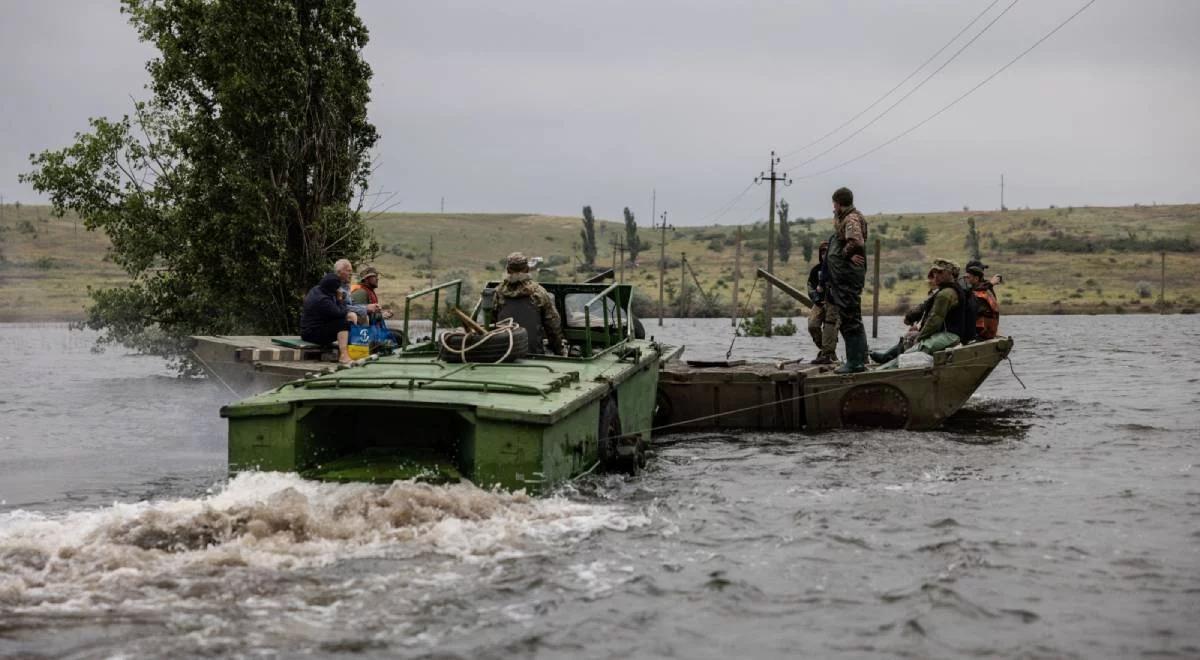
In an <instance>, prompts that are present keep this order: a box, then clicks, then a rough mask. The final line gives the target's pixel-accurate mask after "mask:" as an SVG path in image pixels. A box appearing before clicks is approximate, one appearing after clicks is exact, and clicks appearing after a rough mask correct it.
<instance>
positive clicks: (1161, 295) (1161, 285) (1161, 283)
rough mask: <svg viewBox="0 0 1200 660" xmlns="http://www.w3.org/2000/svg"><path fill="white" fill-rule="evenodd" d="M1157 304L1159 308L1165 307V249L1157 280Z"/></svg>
mask: <svg viewBox="0 0 1200 660" xmlns="http://www.w3.org/2000/svg"><path fill="white" fill-rule="evenodd" d="M1158 306H1159V309H1162V310H1164V311H1165V310H1166V309H1167V251H1166V250H1163V252H1162V274H1161V275H1160V276H1159V280H1158Z"/></svg>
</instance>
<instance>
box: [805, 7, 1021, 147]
mask: <svg viewBox="0 0 1200 660" xmlns="http://www.w3.org/2000/svg"><path fill="white" fill-rule="evenodd" d="M998 2H1000V0H992V2H991V4H989V5H988V6H987V7H984V8H983V11H981V12H979V13H978V14H976V15H975V18H972V19H971V22H970V23H967V24H966V25H964V26H963V28H962V29H961V30H959V31H958V33H957V34H955V35H954V36H953V37H951V38H950V41H947V42H946V43H944V44H942V47H941V48H939V49H937V52H936V53H934V54H933V55H930V56H929V59H927V60H925V61H924V62H921V64H920V66H918V67H917V68H915V69H913V70H912V72H911V73H909V74H908V75H907V76H905V77H904V80H901V81H900V82H898V83H896V86H895V87H892V88H891V89H889V90H888V91H886V92H884V93H883V95H882V96H880V97H879V98H877V99H875V100H874V101H872V102H871V105H868V106H867V107H865V108H863V109H862V110H859V111H858V114H856V115H854V116H853V117H851V118H849V119H847V120H846V121H844V122H842V123H841V124H839V125H838V126H837V128H834V129H833V130H832V131H829V132H828V133H826V134H825V135H822V136H821V137H819V138H817V139H815V140H813V141H812V142H809V143H808V144H806V145H804V146H803V147H799V148H797V149H794V150H792V151H789V152H787V153H786V154H783V156H782V157H783V158H791V157H792V156H795V155H796V154H798V153H800V152H801V151H805V150H807V149H808V148H809V147H811V146H813V145H816V144H819V143H821V142H823V141H824V140H825V138H827V137H829V136H831V135H833V134H834V133H837V132H838V131H840V130H842V129H843V128H845V127H847V126H849V125H850V124H852V123H854V121H855V120H856V119H858V118H859V117H861V116H863V115H865V114H867V112H868V111H869V110H870V109H871V108H874V107H875V106H877V105H879V103H880V102H881V101H883V100H884V99H886V98H887V97H889V96H891V95H892V92H895V91H896V90H898V89H900V88H901V87H903V86H904V83H906V82H908V81H909V80H912V77H913V76H915V75H917V73H919V72H920V71H921V69H924V68H925V67H926V66H928V65H929V63H930V62H932V61H934V60H935V59H937V56H938V55H941V54H942V53H943V52H945V50H946V49H947V48H949V47H950V44H952V43H954V42H955V41H958V38H959V37H961V36H962V35H963V33H964V32H966V31H967V30H969V29H970V28H971V26H972V25H975V23H977V22H978V21H979V19H981V18H983V15H984V14H986V13H988V12H989V11H991V9H992V7H995V6H996V3H998Z"/></svg>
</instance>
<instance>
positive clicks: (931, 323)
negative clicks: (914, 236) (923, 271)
mask: <svg viewBox="0 0 1200 660" xmlns="http://www.w3.org/2000/svg"><path fill="white" fill-rule="evenodd" d="M929 274H930V276H932V277H933V282H934V284H935V285H937V287H938V290H937V293H935V294H933V296H932V297H931V298H930V299H929V300H928V301H927V302H928V304H929V311H928V312H927V313H926V314H925V318H924V319H923V320H922V322H921V330H920V332H918V333H917V337H916V343H915V344H913V346H912V347H911V348H909V349H908V350H906V351H904V352H905V353H915V352H918V351H919V352H922V353H928V354H930V355H933V354H934V353H936V352H938V351H940V350H944V349H947V348H950V347H951V346H954V345H956V344H959V343H965V341H969V340H970V339H971V338H973V337H974V336H975V326H974V323H970V326H971V327H970V328H968V327H967V325H968V318H967V317H968V314H967V295H968V294H967V292H966V291H964V290H963V289H962V287H960V286H959V285H958V282H956V281H955V280H956V279H957V278H958V266H957V265H955V264H954V262H952V261H947V260H945V259H937V260H935V261H934V262H933V266H932V267H931V268H930V269H929ZM898 365H899V359H896V360H892V361H891V362H888V363H887V364H885V365H883V366H882V367H880V368H881V369H894V368H896V367H897V366H898Z"/></svg>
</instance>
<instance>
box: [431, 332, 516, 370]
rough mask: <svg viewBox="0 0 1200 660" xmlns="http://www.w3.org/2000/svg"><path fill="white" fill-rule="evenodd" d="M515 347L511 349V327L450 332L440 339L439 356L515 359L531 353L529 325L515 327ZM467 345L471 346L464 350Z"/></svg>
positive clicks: (446, 358)
mask: <svg viewBox="0 0 1200 660" xmlns="http://www.w3.org/2000/svg"><path fill="white" fill-rule="evenodd" d="M511 332H512V350H509V333H508V331H501V332H495V331H493V332H490V333H488V334H486V335H481V334H479V333H476V332H472V333H467V334H463V333H461V332H453V333H446V334H444V335H442V339H441V341H439V342H438V357H439V358H440V359H442V360H444V361H446V362H500V361H504V362H512V361H513V360H519V359H521V358H523V357H525V356H527V355H529V333H527V332H525V328H522V327H520V326H514V327H513V328H512V331H511ZM463 346H466V347H467V350H466V352H465V353H463V352H462V351H463Z"/></svg>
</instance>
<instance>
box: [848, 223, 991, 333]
mask: <svg viewBox="0 0 1200 660" xmlns="http://www.w3.org/2000/svg"><path fill="white" fill-rule="evenodd" d="M879 245H880V240H879V239H878V238H876V239H875V295H874V301H872V303H871V337H872V338H873V339H878V338H879V249H880V248H879ZM972 295H973V294H972Z"/></svg>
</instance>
